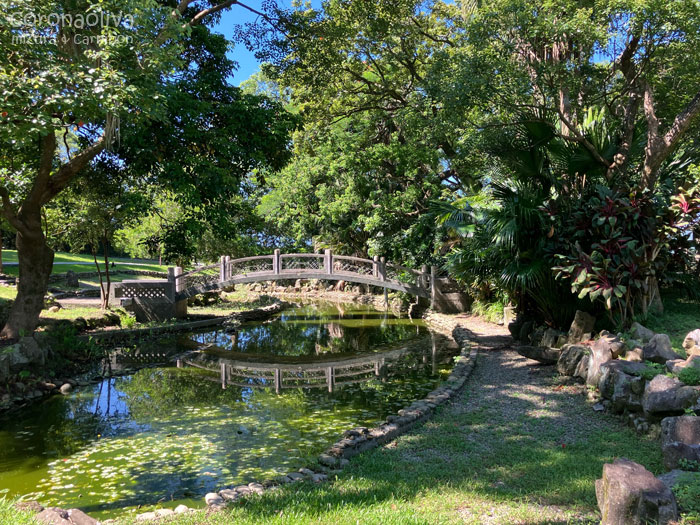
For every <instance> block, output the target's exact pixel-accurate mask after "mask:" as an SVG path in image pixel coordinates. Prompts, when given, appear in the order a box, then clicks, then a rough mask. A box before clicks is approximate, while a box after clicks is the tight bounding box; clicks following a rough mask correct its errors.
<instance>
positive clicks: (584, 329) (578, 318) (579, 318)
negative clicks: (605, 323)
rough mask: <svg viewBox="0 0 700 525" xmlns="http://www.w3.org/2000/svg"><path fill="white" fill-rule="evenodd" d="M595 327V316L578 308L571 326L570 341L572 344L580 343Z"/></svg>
mask: <svg viewBox="0 0 700 525" xmlns="http://www.w3.org/2000/svg"><path fill="white" fill-rule="evenodd" d="M593 328H595V317H593V316H592V315H591V314H587V313H586V312H582V311H581V310H576V315H575V316H574V320H573V322H572V323H571V327H570V328H569V336H568V342H569V343H570V344H575V343H580V342H581V341H583V340H584V336H585V335H586V334H590V333H592V332H593Z"/></svg>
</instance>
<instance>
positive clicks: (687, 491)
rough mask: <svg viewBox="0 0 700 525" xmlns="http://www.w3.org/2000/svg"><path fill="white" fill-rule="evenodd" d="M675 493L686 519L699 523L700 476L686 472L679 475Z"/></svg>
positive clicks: (674, 489)
mask: <svg viewBox="0 0 700 525" xmlns="http://www.w3.org/2000/svg"><path fill="white" fill-rule="evenodd" d="M673 493H674V495H675V496H676V500H677V501H678V506H679V507H680V508H681V509H682V511H683V513H684V517H685V519H686V520H692V521H691V523H697V520H700V476H698V475H697V474H691V473H685V474H681V475H680V476H678V482H677V483H676V485H675V486H674V487H673Z"/></svg>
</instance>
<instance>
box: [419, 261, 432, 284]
mask: <svg viewBox="0 0 700 525" xmlns="http://www.w3.org/2000/svg"><path fill="white" fill-rule="evenodd" d="M420 273H421V275H420V287H421V288H427V287H428V286H430V275H429V274H428V266H427V265H425V264H424V265H423V266H421V267H420Z"/></svg>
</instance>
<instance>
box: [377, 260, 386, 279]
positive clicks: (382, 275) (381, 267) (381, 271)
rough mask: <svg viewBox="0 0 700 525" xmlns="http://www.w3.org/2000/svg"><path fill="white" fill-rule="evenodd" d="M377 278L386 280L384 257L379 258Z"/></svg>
mask: <svg viewBox="0 0 700 525" xmlns="http://www.w3.org/2000/svg"><path fill="white" fill-rule="evenodd" d="M378 269H379V278H380V279H381V280H382V281H386V257H380V258H379V268H378Z"/></svg>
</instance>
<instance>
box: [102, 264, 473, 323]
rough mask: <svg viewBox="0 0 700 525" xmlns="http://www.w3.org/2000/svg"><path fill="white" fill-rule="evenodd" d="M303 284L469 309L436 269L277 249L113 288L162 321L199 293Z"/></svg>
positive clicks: (170, 271) (118, 297)
mask: <svg viewBox="0 0 700 525" xmlns="http://www.w3.org/2000/svg"><path fill="white" fill-rule="evenodd" d="M297 279H319V280H324V281H341V280H342V281H347V282H353V283H360V284H365V285H370V286H376V287H378V288H384V289H389V290H396V291H400V292H405V293H407V294H410V295H414V296H416V297H423V298H427V299H430V303H431V307H432V308H434V309H435V310H438V311H460V310H463V309H464V297H463V294H461V293H460V292H459V290H458V289H457V288H456V286H455V283H454V282H452V281H451V280H449V279H447V278H445V277H440V276H439V274H438V270H437V268H436V267H435V266H432V267H430V268H429V267H428V266H423V267H422V268H421V269H420V270H415V269H412V268H407V267H405V266H400V265H398V264H393V263H390V262H387V261H386V260H385V259H384V257H374V258H373V259H363V258H361V257H351V256H347V255H335V254H334V253H333V252H332V251H331V250H326V251H325V252H324V253H284V254H283V253H281V252H280V250H275V251H274V253H273V254H271V255H260V256H255V257H243V258H240V259H231V258H230V257H229V256H222V257H221V258H220V260H219V262H218V263H216V264H211V265H208V266H203V267H199V268H196V269H194V270H190V271H187V272H183V271H182V268H179V267H177V268H169V269H168V279H167V280H162V279H161V280H138V281H123V282H122V283H120V284H117V285H116V286H114V287H113V290H114V292H113V293H114V298H115V299H116V300H117V301H121V302H122V305H123V306H126V307H129V306H135V304H134V303H138V305H140V307H137V308H135V312H136V314H137V317H139V316H140V317H143V318H146V319H162V318H169V317H174V316H182V315H184V313H186V307H187V302H186V301H187V299H188V298H190V297H193V296H195V295H198V294H202V293H206V292H210V291H214V290H220V289H223V288H227V287H229V286H233V285H235V284H242V283H253V282H261V281H279V280H297ZM457 296H460V297H457ZM168 304H169V305H171V306H170V308H171V309H172V312H171V311H169V310H168V306H167V305H168ZM138 305H136V306H138ZM141 310H143V311H142V312H141V315H139V312H140V311H141Z"/></svg>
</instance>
